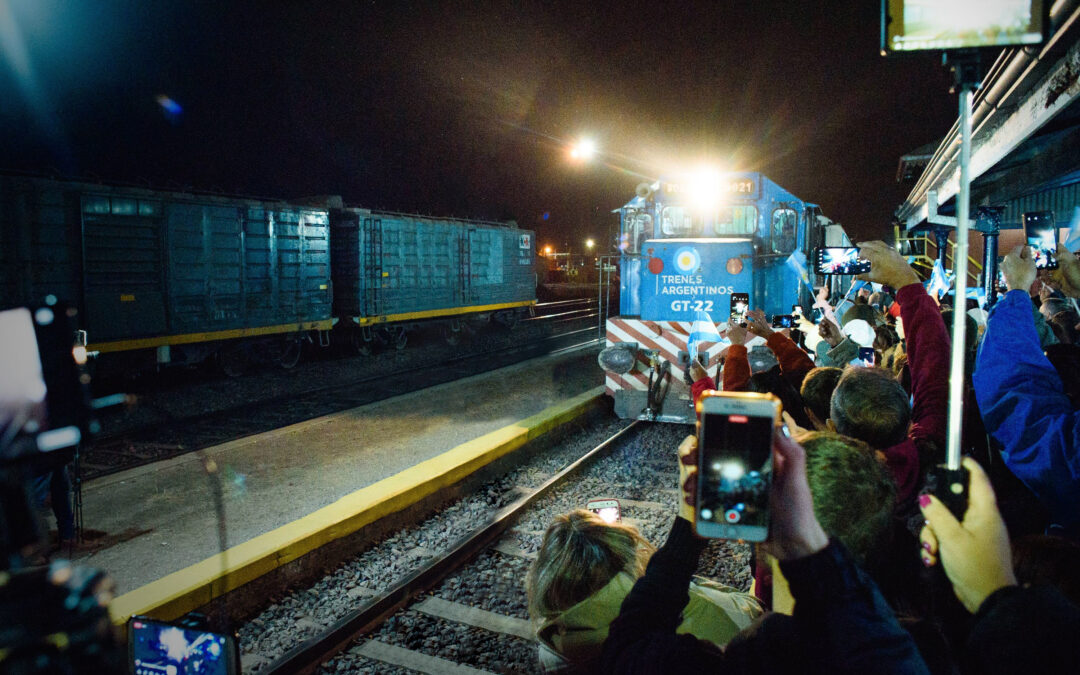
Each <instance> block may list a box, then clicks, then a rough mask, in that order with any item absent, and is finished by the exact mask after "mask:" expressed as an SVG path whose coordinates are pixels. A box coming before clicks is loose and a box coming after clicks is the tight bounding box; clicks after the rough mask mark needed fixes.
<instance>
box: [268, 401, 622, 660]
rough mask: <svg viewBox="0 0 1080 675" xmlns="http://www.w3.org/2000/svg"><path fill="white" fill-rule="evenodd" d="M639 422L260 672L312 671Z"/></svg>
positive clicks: (466, 558) (460, 561) (433, 582)
mask: <svg viewBox="0 0 1080 675" xmlns="http://www.w3.org/2000/svg"><path fill="white" fill-rule="evenodd" d="M639 422H640V420H634V421H633V422H631V423H630V424H629V425H627V426H626V427H624V428H622V429H621V430H619V431H618V432H616V433H615V434H613V435H612V436H611V437H610V438H608V439H607V440H605V441H604V442H602V443H601V444H600V445H598V446H596V447H595V448H593V449H592V450H590V451H589V452H587V453H585V454H584V455H582V456H581V457H579V458H578V459H576V460H575V461H574V462H572V463H571V464H569V465H567V466H566V467H565V468H563V469H562V470H561V471H559V472H558V473H556V474H555V475H553V476H552V477H550V478H548V479H547V480H546V481H544V483H543V484H542V485H540V486H539V487H538V488H536V489H535V490H533V491H532V492H531V493H529V494H527V495H525V496H523V497H521V498H519V499H518V500H517V501H515V502H514V503H513V504H509V505H507V506H505V507H503V508H502V509H500V510H499V512H498V513H496V514H495V515H494V516H492V518H491V520H489V521H488V522H487V523H486V524H484V525H483V526H481V527H479V528H477V529H476V530H474V531H473V532H472V533H470V534H467V535H465V536H464V537H462V538H460V539H458V540H457V541H456V542H455V543H454V545H453V547H452V548H451V550H450V552H449V553H447V554H446V555H445V556H443V557H441V558H439V559H437V560H435V561H433V562H431V563H429V564H428V565H425V566H424V567H423V568H421V569H419V570H417V571H416V572H414V573H413V574H411V575H409V576H408V577H406V578H405V579H404V580H402V581H400V582H398V583H397V585H395V586H394V587H393V588H391V589H389V590H388V591H386V592H384V593H382V594H381V595H379V596H378V597H377V598H375V599H374V600H372V601H371V602H369V603H368V604H367V605H365V606H364V607H361V608H360V609H357V610H355V611H353V612H350V613H349V614H347V615H346V616H344V617H342V618H341V619H339V620H338V621H337V622H335V623H334V624H333V625H332V626H330V627H329V628H328V629H327V630H326V631H325V632H324V633H323V634H322V635H318V636H315V637H313V638H311V639H308V640H306V641H304V642H303V643H301V644H299V645H297V646H296V647H294V648H293V649H292V650H290V651H289V652H287V653H285V654H284V655H283V656H281V657H280V658H278V659H277V660H276V661H274V662H273V663H271V664H270V666H269V667H268V668H267V670H265V671H264V672H266V673H268V674H271V675H293V674H300V673H305V674H306V673H312V672H314V671H315V669H316V668H317V667H318V666H319V665H320V664H322V663H323V662H325V661H326V660H327V659H329V658H331V657H333V656H334V655H335V654H338V653H340V652H341V651H342V650H343V649H344V648H345V647H346V646H348V644H349V643H351V642H353V641H354V640H356V639H357V638H358V637H360V636H362V635H364V634H365V633H368V632H370V631H371V629H373V628H375V627H376V626H378V625H380V624H382V623H383V622H384V621H385V620H386V619H388V618H389V617H390V616H392V615H393V614H394V613H395V612H397V611H398V610H400V609H402V608H403V607H405V606H406V605H407V604H408V603H409V601H410V600H412V599H413V598H415V597H416V596H418V595H420V594H421V593H423V592H425V591H427V590H430V589H431V588H433V587H434V586H435V585H436V584H438V583H439V582H440V581H442V580H443V579H444V578H446V577H447V576H448V575H449V574H450V573H451V572H453V571H455V570H457V569H458V568H459V567H461V566H462V565H464V564H465V563H467V562H469V560H471V559H472V558H473V557H474V556H476V555H477V554H478V553H480V552H481V551H483V550H484V549H485V548H487V546H488V544H490V543H491V542H493V541H494V540H495V539H496V538H498V536H499V535H501V534H502V533H503V532H504V531H505V530H507V529H508V528H509V527H510V525H511V524H513V522H514V521H515V520H517V518H518V517H519V516H520V515H521V514H522V513H523V512H524V511H525V509H527V508H528V507H529V506H531V505H532V504H533V502H535V501H536V500H537V499H539V498H540V497H542V496H544V495H545V494H547V493H548V492H549V491H550V490H551V489H552V488H553V487H555V486H556V485H558V484H560V483H561V482H563V481H564V480H566V479H567V478H568V477H570V476H572V475H574V474H575V473H577V471H578V470H580V469H581V468H582V467H583V466H585V465H586V464H588V463H589V462H591V461H592V460H594V459H596V458H597V457H599V456H601V455H603V454H604V453H606V452H607V451H608V450H609V449H610V448H611V446H612V444H613V443H614V442H615V441H617V440H618V439H620V438H622V437H623V436H624V435H625V434H627V433H628V432H630V430H631V429H634V428H636V427H637V426H638V424H639Z"/></svg>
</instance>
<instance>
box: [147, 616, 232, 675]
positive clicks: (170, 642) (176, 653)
mask: <svg viewBox="0 0 1080 675" xmlns="http://www.w3.org/2000/svg"><path fill="white" fill-rule="evenodd" d="M128 665H129V666H130V669H131V673H132V675H176V674H179V673H200V674H201V675H239V673H240V648H239V645H238V644H237V641H236V636H235V635H229V634H227V633H215V632H213V631H209V630H205V629H202V628H191V627H188V626H183V625H178V624H174V623H169V622H167V621H159V620H157V619H149V618H147V617H145V616H133V617H131V618H130V619H129V620H128Z"/></svg>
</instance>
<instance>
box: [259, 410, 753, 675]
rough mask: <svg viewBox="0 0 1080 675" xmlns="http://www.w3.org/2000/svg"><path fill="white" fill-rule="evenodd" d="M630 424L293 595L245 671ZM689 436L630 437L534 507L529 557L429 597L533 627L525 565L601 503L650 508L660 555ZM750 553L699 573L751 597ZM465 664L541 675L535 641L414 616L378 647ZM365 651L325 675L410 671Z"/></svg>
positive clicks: (498, 557)
mask: <svg viewBox="0 0 1080 675" xmlns="http://www.w3.org/2000/svg"><path fill="white" fill-rule="evenodd" d="M625 425H626V422H625V421H622V420H615V419H610V420H604V421H602V422H600V423H598V424H595V425H593V426H591V427H589V428H587V429H585V430H583V431H581V432H580V433H576V434H574V435H572V436H571V437H569V438H567V439H566V440H565V441H564V442H563V443H562V444H561V445H560V446H559V447H558V448H555V449H552V450H549V451H548V452H546V453H544V454H542V455H540V456H537V457H534V458H533V459H532V460H531V461H529V462H528V463H527V464H526V465H523V466H521V467H519V468H517V469H515V470H513V471H511V472H509V473H507V474H506V475H504V476H502V477H501V478H499V479H498V480H495V481H492V482H490V483H487V484H485V485H483V486H482V487H481V488H479V489H478V490H477V491H476V492H474V493H473V494H472V495H469V496H467V497H465V498H463V499H461V500H459V501H457V502H455V503H454V504H452V505H451V506H449V507H447V508H445V509H443V510H442V511H440V512H439V513H438V514H435V515H433V516H432V517H430V518H429V519H427V520H426V521H424V522H422V523H420V524H418V525H417V526H415V527H413V528H410V529H408V530H404V531H401V532H398V533H396V534H394V535H393V536H391V537H389V538H387V539H385V540H383V541H381V542H378V543H375V544H374V545H373V546H372V547H371V548H369V549H368V550H366V551H364V552H362V553H360V554H359V555H358V556H357V557H356V558H354V559H353V560H351V561H349V562H347V563H345V564H344V565H342V566H341V567H339V568H338V569H336V570H334V571H333V572H331V573H330V574H328V575H327V576H326V577H324V578H323V579H321V580H320V581H319V582H317V583H316V584H315V585H314V586H312V587H310V588H305V589H294V590H292V591H290V592H288V593H287V594H285V595H284V596H283V597H281V598H274V599H273V600H274V601H275V604H273V605H271V606H269V607H268V608H267V609H266V610H264V611H263V612H262V613H261V614H259V615H258V616H257V617H255V618H254V619H252V620H251V621H250V622H249V623H247V624H246V625H244V626H242V627H241V629H240V631H239V636H240V643H241V652H242V653H241V663H242V664H243V668H244V672H246V673H256V672H259V671H260V670H263V669H264V668H265V667H266V666H267V665H268V664H269V663H270V662H272V661H273V660H274V659H276V658H277V657H279V656H281V655H282V654H283V653H284V652H285V651H287V650H288V649H291V648H292V647H294V646H295V645H296V644H297V643H298V642H299V641H300V640H303V639H306V638H309V637H312V636H313V635H315V634H317V633H318V632H319V631H321V630H322V629H324V628H325V627H326V626H328V625H330V624H331V623H333V622H334V621H335V620H336V619H338V618H340V617H341V616H343V615H344V614H345V613H347V612H349V611H351V610H353V609H355V608H357V607H359V606H361V605H362V604H364V602H365V601H366V599H367V598H369V597H371V596H372V595H374V594H375V593H377V592H380V591H383V590H385V589H387V588H389V587H390V586H392V584H393V583H395V582H397V581H399V580H400V579H401V578H403V577H404V576H405V575H407V574H409V573H411V572H413V571H415V570H416V569H417V568H419V567H420V566H421V565H422V564H424V563H425V562H428V561H429V560H430V559H431V558H432V557H434V556H438V555H441V554H442V553H444V552H446V551H447V549H448V545H449V544H450V543H451V542H453V541H454V540H456V539H457V538H459V537H460V536H463V535H465V534H466V533H468V532H469V531H471V530H472V529H473V528H475V527H476V526H477V525H478V524H479V523H482V522H486V520H487V519H488V518H489V517H490V516H491V513H492V511H493V510H495V509H497V508H500V507H502V506H505V505H506V504H508V503H510V502H512V501H513V500H515V499H516V498H517V497H518V496H520V490H519V489H518V488H519V487H526V488H531V487H535V486H537V485H539V484H540V483H541V482H543V481H544V480H546V479H547V478H548V477H549V476H551V475H552V474H553V473H555V472H557V471H559V470H560V469H562V468H563V467H564V466H565V465H566V464H568V463H569V462H570V461H573V460H574V459H576V458H577V457H579V456H580V455H581V454H583V453H584V452H585V451H587V450H589V449H591V448H593V447H595V446H596V445H598V444H599V443H600V442H601V441H603V440H605V439H606V438H608V437H610V436H611V435H612V434H613V433H614V432H615V431H617V430H618V429H620V428H622V427H624V426H625ZM688 430H689V428H688V427H684V426H676V425H669V424H654V425H646V426H644V427H643V428H640V429H639V431H637V432H636V433H632V434H631V435H629V436H628V437H626V438H624V439H623V440H622V442H621V443H620V444H619V445H618V446H617V447H615V448H613V449H612V450H611V451H610V453H609V454H608V455H607V456H606V457H603V458H601V459H599V460H598V461H596V462H595V463H593V464H592V465H591V466H589V467H587V468H585V469H584V470H583V471H582V472H581V473H580V474H578V475H577V476H575V477H573V478H571V479H570V480H568V481H567V482H566V483H563V484H562V485H560V486H558V487H557V488H555V489H554V490H552V491H551V492H550V493H549V494H547V495H546V496H545V497H543V498H542V499H540V500H539V501H538V502H536V503H535V504H534V505H533V506H532V507H531V508H530V509H528V510H527V511H526V513H525V514H524V515H523V516H522V517H521V518H520V519H519V520H518V521H517V523H516V524H515V526H514V527H513V529H512V530H510V531H509V532H508V533H506V534H505V535H504V536H503V539H502V541H503V546H504V547H505V546H507V545H508V544H512V543H516V544H517V546H518V547H519V548H520V549H521V555H508V554H506V553H503V552H501V551H497V550H494V549H488V550H487V551H485V552H484V553H482V554H481V555H480V556H478V557H477V559H475V560H474V561H472V562H470V563H469V564H468V565H466V566H465V567H464V568H462V569H460V570H458V571H457V572H455V573H454V574H452V575H451V576H449V577H447V578H446V579H445V580H444V581H443V582H442V584H441V585H440V586H439V587H437V588H436V589H434V590H433V591H432V592H431V595H433V596H435V597H438V598H442V599H444V600H449V601H452V602H457V603H460V604H463V605H467V606H470V607H476V608H480V609H484V610H487V611H490V612H494V613H497V614H501V615H504V616H509V617H515V618H517V619H528V611H527V606H526V596H525V575H526V573H527V570H528V566H529V564H530V561H529V560H528V559H527V558H525V557H522V556H524V555H528V554H529V553H530V552H531V553H535V551H536V550H537V549H538V548H539V545H540V540H541V538H542V536H543V531H544V530H545V529H546V528H547V526H548V524H549V523H550V522H551V520H552V518H554V516H556V515H558V514H561V513H565V512H567V511H570V510H573V509H575V508H583V507H584V505H585V503H586V502H587V501H588V500H589V499H591V498H596V497H615V498H619V499H626V500H633V501H636V502H650V504H645V505H642V506H639V505H627V506H625V507H624V510H623V517H624V519H625V520H626V521H628V522H630V523H631V524H633V525H635V526H636V527H637V528H638V529H639V531H640V532H641V533H642V534H643V535H644V536H645V537H646V538H647V539H648V540H649V541H651V542H652V543H653V544H655V545H657V546H659V545H660V544H662V543H663V541H664V539H665V538H666V537H667V532H668V530H669V529H670V527H671V519H672V518H673V516H674V513H675V508H676V507H675V505H676V499H677V494H678V493H677V477H678V472H677V467H676V464H675V449H676V447H677V446H678V443H679V441H680V440H681V439H682V438H683V436H685V434H686V433H687V432H688ZM749 557H750V549H749V546H746V545H739V544H734V543H730V542H725V541H715V542H712V543H711V544H710V546H709V547H708V549H707V550H706V553H705V554H704V555H702V558H701V563H700V565H699V569H698V573H699V574H702V575H704V576H708V577H710V578H713V579H715V580H717V581H719V582H721V583H724V584H727V585H729V586H734V587H736V588H738V589H740V590H746V589H747V588H748V587H749V581H750V571H749V568H748V562H749ZM369 639H375V640H378V641H380V642H382V643H386V644H389V645H394V646H398V647H405V648H408V649H411V650H414V651H417V652H421V653H424V654H428V655H430V656H435V657H439V658H443V659H447V660H449V661H453V662H455V663H460V664H464V665H468V666H471V667H473V668H479V669H481V670H485V671H489V672H497V673H507V672H508V673H533V672H538V663H537V659H536V647H535V644H533V643H532V641H530V640H525V639H522V638H520V637H515V636H510V635H504V634H501V633H492V632H489V631H486V630H484V629H480V628H475V627H472V626H466V625H464V624H458V623H455V622H453V621H447V620H445V619H441V618H435V617H431V616H428V615H426V614H423V613H421V612H417V611H415V610H412V609H407V610H404V611H402V612H399V613H398V614H397V615H395V616H394V617H393V618H391V619H390V620H388V621H387V622H386V623H384V624H383V625H382V626H381V627H380V628H379V630H378V631H376V632H375V633H374V634H372V635H370V636H369ZM365 641H366V640H360V641H358V642H357V643H355V645H354V646H353V647H351V648H350V649H347V650H345V651H344V652H342V653H341V654H339V655H337V656H335V657H334V658H333V659H331V660H330V661H328V662H327V663H326V664H324V665H323V666H322V668H321V669H320V672H322V673H369V672H370V673H376V672H377V673H399V672H412V671H408V670H405V669H401V668H398V667H395V666H391V665H389V664H385V663H381V662H377V661H372V660H371V659H369V658H366V657H365V656H363V655H361V654H358V653H356V652H357V650H358V649H360V648H361V645H363V644H364V642H365Z"/></svg>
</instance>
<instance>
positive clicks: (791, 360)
mask: <svg viewBox="0 0 1080 675" xmlns="http://www.w3.org/2000/svg"><path fill="white" fill-rule="evenodd" d="M829 323H831V322H829ZM746 327H747V329H748V330H749V331H750V332H751V333H753V334H754V335H757V336H758V337H763V338H765V344H766V345H767V346H768V347H769V349H771V350H772V353H773V354H775V355H776V361H777V362H778V363H779V364H780V372H782V373H797V372H799V371H802V372H804V373H806V372H809V371H810V370H812V369H813V367H814V361H813V360H812V359H811V358H810V357H809V356H807V355H806V352H804V351H803V350H801V349H799V345H797V344H795V341H794V340H792V339H791V338H790V337H788V336H787V335H784V334H783V333H781V332H779V331H774V330H773V329H772V326H770V325H769V323H768V321H766V320H765V312H762V311H761V310H753V311H751V312H748V313H747V315H746Z"/></svg>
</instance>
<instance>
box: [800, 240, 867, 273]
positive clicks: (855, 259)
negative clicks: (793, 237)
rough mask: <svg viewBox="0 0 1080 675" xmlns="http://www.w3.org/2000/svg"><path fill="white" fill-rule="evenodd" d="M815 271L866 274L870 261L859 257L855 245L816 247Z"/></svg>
mask: <svg viewBox="0 0 1080 675" xmlns="http://www.w3.org/2000/svg"><path fill="white" fill-rule="evenodd" d="M814 271H815V272H817V273H818V274H866V273H867V272H869V271H870V261H869V260H866V259H865V258H860V257H859V249H858V248H857V247H855V246H843V247H828V248H815V249H814Z"/></svg>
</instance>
